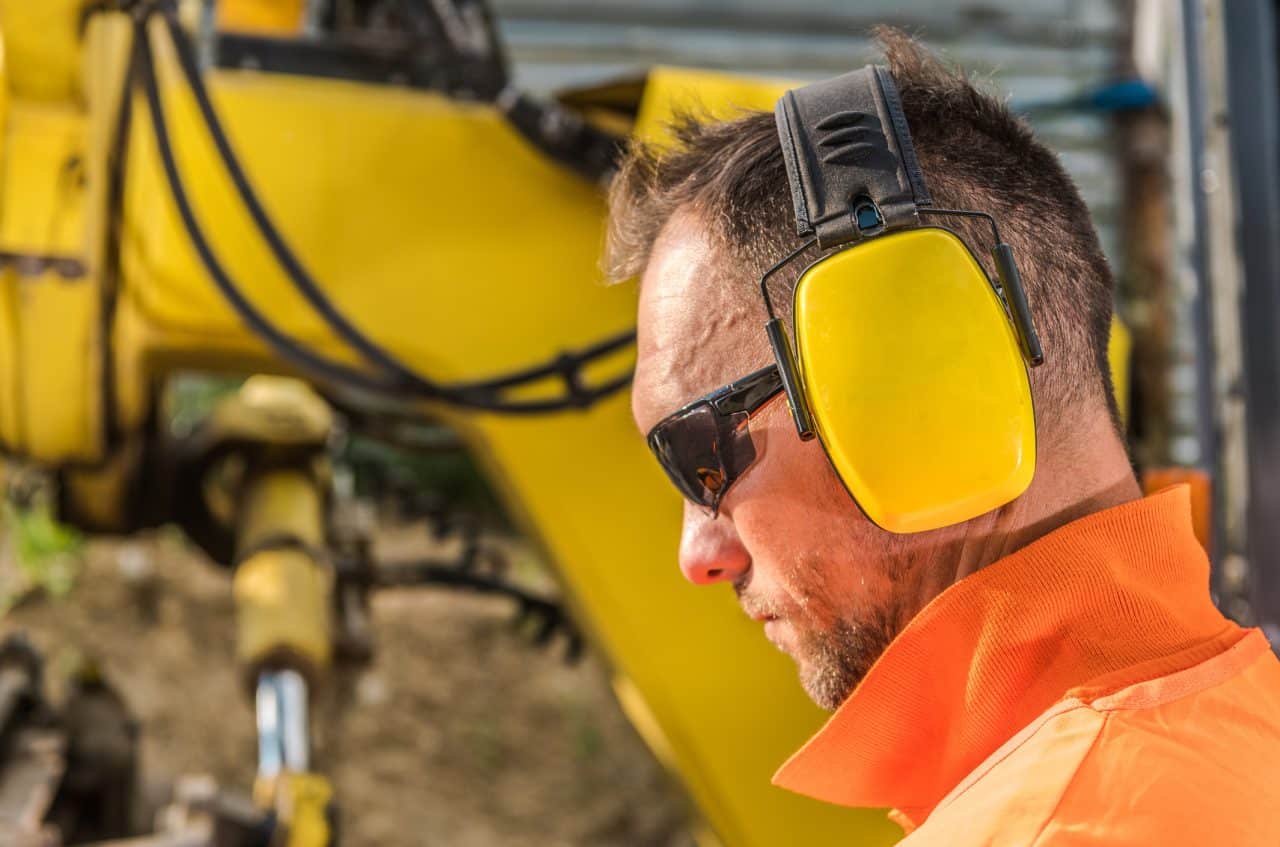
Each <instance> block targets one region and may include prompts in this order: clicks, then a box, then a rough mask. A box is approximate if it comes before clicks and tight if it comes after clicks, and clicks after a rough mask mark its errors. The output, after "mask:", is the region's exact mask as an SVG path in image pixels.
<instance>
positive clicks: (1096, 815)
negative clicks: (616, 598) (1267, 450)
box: [608, 31, 1280, 847]
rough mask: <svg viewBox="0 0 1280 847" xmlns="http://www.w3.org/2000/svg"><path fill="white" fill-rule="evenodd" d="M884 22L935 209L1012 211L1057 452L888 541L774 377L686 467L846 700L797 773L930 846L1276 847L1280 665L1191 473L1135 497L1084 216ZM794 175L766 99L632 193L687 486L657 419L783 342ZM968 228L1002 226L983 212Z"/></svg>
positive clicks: (691, 131) (775, 629) (1039, 381)
mask: <svg viewBox="0 0 1280 847" xmlns="http://www.w3.org/2000/svg"><path fill="white" fill-rule="evenodd" d="M879 37H880V40H881V43H882V44H883V46H884V48H885V52H886V57H887V64H888V68H889V72H890V74H891V76H892V80H893V81H894V82H896V86H897V90H898V93H899V95H900V101H901V113H902V115H903V116H905V119H906V123H907V125H908V126H909V128H910V137H911V138H912V139H914V149H915V155H916V158H917V159H918V163H919V168H920V170H921V171H922V172H923V176H924V180H925V181H927V183H928V190H929V192H931V194H932V204H933V205H934V206H936V207H950V208H958V209H978V210H982V211H985V212H988V213H990V214H992V215H993V216H994V217H995V219H996V220H998V221H999V225H1000V228H1001V235H1002V237H1003V238H1004V240H1005V241H1007V243H1008V244H1009V245H1011V246H1012V248H1013V250H1014V251H1015V252H1016V254H1017V256H1018V261H1019V264H1020V266H1021V270H1022V275H1023V279H1024V282H1025V291H1026V295H1027V298H1028V299H1029V301H1030V304H1031V312H1032V316H1033V318H1034V324H1035V328H1036V329H1038V332H1039V338H1040V340H1041V341H1042V343H1043V349H1044V351H1045V353H1046V361H1045V363H1044V364H1043V365H1042V366H1040V367H1036V368H1031V369H1030V370H1029V371H1028V372H1029V375H1030V389H1031V395H1032V396H1033V397H1034V401H1035V409H1034V418H1035V432H1036V444H1035V450H1034V452H1035V456H1036V467H1035V473H1034V477H1033V479H1032V480H1031V481H1030V484H1029V487H1027V488H1026V489H1025V491H1023V492H1022V493H1021V494H1020V495H1018V496H1016V497H1014V498H1013V499H1012V500H1011V501H1010V502H1007V503H1005V504H1004V505H1001V506H999V507H998V508H994V509H991V510H989V511H986V512H985V513H982V514H978V515H977V516H976V517H970V518H969V519H967V520H963V521H962V522H960V523H956V524H953V525H947V526H940V527H938V528H934V529H929V530H927V531H922V532H907V533H891V532H888V531H886V530H884V529H881V528H880V527H879V526H877V525H876V524H874V523H872V521H871V520H870V519H869V518H868V517H867V516H866V515H864V511H865V510H863V509H860V508H859V504H856V503H855V502H854V500H853V499H852V498H851V497H850V494H849V493H848V491H846V485H845V484H842V479H841V477H840V475H839V474H838V473H837V471H836V469H835V468H833V463H832V461H831V460H830V459H829V458H828V455H827V453H826V452H824V449H823V446H822V444H820V443H819V442H818V441H817V440H802V439H801V438H799V437H798V435H797V429H796V427H795V426H793V422H792V417H791V415H789V414H788V405H787V403H786V402H785V401H784V400H783V399H782V396H781V395H780V394H776V395H775V396H773V397H772V398H771V399H767V400H766V401H765V402H763V403H762V404H760V405H759V406H758V408H753V409H751V410H750V411H749V412H743V413H741V414H738V415H736V416H735V417H733V418H732V419H731V429H732V432H729V431H728V430H725V429H724V428H723V427H722V428H721V430H720V435H719V437H720V438H722V439H725V438H729V439H742V438H748V439H749V442H750V445H751V451H752V452H749V453H748V454H747V455H748V457H749V461H748V462H741V461H740V462H738V464H739V465H740V466H739V467H737V468H736V471H737V472H736V473H734V474H731V475H728V476H726V475H723V474H721V475H716V474H712V475H710V476H709V477H707V478H706V479H705V480H703V481H702V482H701V483H699V482H698V480H696V479H695V480H693V481H692V482H688V483H685V484H683V485H682V486H681V487H682V489H684V490H685V493H686V496H689V489H690V488H691V487H696V486H697V485H699V484H701V485H703V486H704V488H703V489H702V493H703V494H705V495H706V496H705V497H703V498H701V502H700V503H699V504H695V503H688V502H687V503H686V507H685V512H684V525H683V536H682V539H681V545H680V567H681V568H682V570H683V572H684V574H685V576H686V577H687V578H688V579H689V580H690V581H691V582H693V583H695V584H698V585H713V584H718V583H726V584H728V585H730V586H732V588H733V589H734V591H735V592H736V593H737V595H738V598H739V600H740V602H741V604H742V607H743V610H744V611H745V612H746V613H747V614H748V615H750V616H751V617H752V618H754V619H756V620H759V621H761V622H762V623H763V628H764V634H765V635H766V637H768V638H769V639H770V640H771V641H772V642H773V643H774V644H775V645H776V646H777V647H778V648H779V649H781V650H782V651H784V652H786V653H787V654H789V655H790V656H791V657H792V658H793V659H794V660H795V662H796V664H797V666H798V668H799V673H800V680H801V682H802V684H803V685H804V687H805V688H806V690H807V691H808V693H809V694H810V695H811V696H812V698H813V699H814V700H815V701H817V702H818V703H819V704H820V705H822V706H824V707H826V708H828V709H833V710H835V714H834V715H833V716H832V718H831V720H830V721H829V723H828V724H827V726H826V727H825V728H823V729H822V730H821V732H819V733H818V735H817V736H815V737H814V738H813V739H812V740H811V741H810V742H809V743H808V744H807V745H806V746H805V747H804V748H803V749H802V750H801V751H799V752H798V753H797V754H795V756H793V757H792V759H791V760H790V761H789V762H787V763H786V764H785V765H784V766H783V767H782V769H781V770H780V771H779V772H778V774H777V776H776V777H775V782H776V783H777V784H779V785H782V786H784V787H787V788H790V789H793V790H795V791H799V792H802V793H805V794H809V795H811V796H814V797H817V798H819V799H823V800H827V801H830V802H834V803H840V804H844V805H850V806H888V807H893V808H894V809H895V811H894V813H893V816H894V818H895V820H897V821H898V822H899V823H900V824H901V825H902V826H903V827H904V829H905V830H906V831H907V832H908V833H909V836H908V838H907V842H908V843H911V844H921V845H926V844H948V845H976V844H1007V845H1030V844H1036V845H1044V844H1053V845H1059V844H1123V845H1139V844H1141V845H1148V844H1150V845H1154V844H1160V845H1170V844H1174V845H1177V844H1186V845H1197V847H1199V846H1200V845H1205V844H1241V845H1260V847H1261V845H1268V846H1269V847H1270V846H1272V845H1280V663H1277V661H1276V659H1275V657H1274V655H1273V654H1272V653H1271V651H1270V648H1269V646H1268V644H1267V643H1266V640H1265V638H1264V637H1263V636H1262V634H1261V633H1260V632H1258V631H1256V630H1244V629H1241V628H1240V627H1238V626H1236V625H1235V624H1234V623H1232V622H1231V621H1228V620H1227V619H1225V618H1224V617H1223V616H1222V615H1221V614H1219V613H1218V611H1217V610H1216V609H1215V608H1214V606H1213V603H1212V601H1211V598H1210V596H1209V590H1208V562H1207V560H1206V557H1205V555H1204V552H1203V551H1202V549H1201V548H1200V547H1199V545H1198V544H1197V542H1196V539H1195V537H1194V535H1193V533H1192V528H1191V519H1190V514H1189V498H1188V493H1187V491H1186V489H1185V488H1173V489H1168V490H1165V491H1162V492H1159V493H1157V494H1154V495H1152V496H1150V497H1147V498H1145V499H1143V498H1142V497H1141V493H1140V491H1139V488H1138V485H1137V483H1136V481H1135V479H1134V476H1133V473H1132V470H1131V468H1130V464H1129V459H1128V456H1127V454H1126V450H1125V445H1124V442H1123V439H1122V436H1121V434H1120V431H1119V427H1118V425H1117V415H1116V412H1115V404H1114V400H1113V397H1112V389H1111V384H1110V380H1109V376H1108V367H1107V356H1106V348H1107V339H1108V328H1109V323H1110V319H1111V297H1112V279H1111V274H1110V271H1109V269H1108V267H1107V263H1106V260H1105V259H1104V258H1103V256H1102V253H1101V251H1100V249H1099V246H1098V241H1097V237H1096V235H1095V233H1094V231H1093V229H1092V226H1091V225H1090V223H1089V218H1088V214H1087V211H1086V209H1085V206H1084V204H1083V203H1082V202H1081V200H1080V197H1079V194H1078V193H1077V191H1076V189H1075V186H1074V185H1073V184H1072V183H1071V181H1070V180H1069V178H1068V177H1067V176H1066V175H1065V173H1064V172H1063V170H1062V168H1061V166H1060V165H1059V164H1058V162H1057V160H1056V158H1055V157H1054V155H1053V154H1052V153H1051V152H1050V151H1049V150H1048V149H1046V148H1045V147H1044V146H1043V145H1041V144H1040V143H1039V142H1038V141H1036V140H1035V139H1034V138H1033V136H1032V135H1031V133H1030V131H1029V130H1028V129H1027V128H1026V126H1025V125H1024V124H1022V123H1021V122H1019V121H1018V120H1016V119H1015V118H1013V117H1012V116H1011V115H1010V113H1009V112H1008V111H1007V109H1006V108H1005V107H1004V106H1003V105H1001V104H1000V103H999V102H997V101H996V100H994V99H992V98H991V97H989V96H987V95H985V94H983V93H980V92H979V91H977V90H975V88H974V87H973V86H972V85H971V84H970V83H969V82H968V81H967V80H966V79H965V78H964V77H963V76H961V75H958V74H956V73H953V72H951V71H950V70H948V69H946V68H944V67H943V66H942V65H940V64H939V63H938V62H937V60H935V59H933V58H932V57H931V56H929V55H928V54H926V53H925V52H923V50H922V49H921V48H919V47H918V46H917V45H916V44H915V43H914V42H912V41H911V40H910V39H909V38H907V37H906V36H904V35H902V34H901V33H897V32H894V31H882V32H880V33H879ZM900 146H909V145H900ZM788 164H789V163H788V162H785V161H784V156H783V152H782V149H781V147H780V143H779V134H778V126H777V123H776V121H775V117H774V116H773V115H771V114H766V113H761V114H749V115H746V116H744V117H741V118H739V119H736V120H732V121H729V122H722V123H707V124H698V123H695V122H691V121H683V122H680V123H679V124H678V126H676V127H675V144H674V146H673V147H671V148H669V149H666V150H663V151H660V152H659V151H655V150H652V149H649V148H647V147H644V146H637V147H636V148H634V149H633V150H632V151H631V153H630V154H629V156H628V158H627V159H626V161H625V163H624V165H623V167H622V169H621V171H620V173H619V176H618V178H617V179H616V181H615V183H614V186H613V188H612V195H611V207H612V215H611V225H610V238H609V256H608V262H609V267H610V271H611V275H612V276H613V277H614V278H616V279H624V278H630V277H633V276H640V277H641V282H640V306H639V341H638V345H639V353H638V355H639V359H638V363H637V368H636V376H635V388H634V398H633V408H634V413H635V418H636V422H637V424H638V426H639V429H640V430H641V432H643V433H651V431H653V433H656V434H651V436H650V443H651V446H655V451H656V452H657V453H658V454H659V458H660V460H662V461H663V462H664V464H665V465H666V466H667V470H668V472H669V473H671V474H672V476H673V479H676V480H677V481H678V483H679V480H680V477H679V474H680V473H682V472H683V473H686V474H688V473H698V474H703V473H705V469H697V470H695V471H689V470H688V469H683V470H682V469H681V468H679V467H673V465H677V464H678V463H679V461H680V460H681V457H680V456H679V455H675V454H674V453H670V451H669V448H667V447H663V446H661V445H662V444H663V438H664V437H665V436H664V435H663V434H662V426H661V424H663V422H664V421H665V422H669V421H671V420H672V419H673V413H674V412H676V410H678V409H682V408H684V407H686V406H688V404H691V403H693V402H695V401H697V400H698V398H702V397H705V396H706V395H708V394H709V393H710V392H713V391H716V390H717V389H720V388H721V387H722V386H725V385H727V384H730V383H734V382H735V381H738V380H740V379H741V378H742V377H743V376H744V375H746V374H748V373H752V372H754V371H756V370H757V369H760V368H762V367H764V366H766V365H769V364H771V363H774V362H775V361H776V360H777V357H776V356H775V353H774V352H773V351H771V349H770V346H769V343H768V340H767V339H766V336H765V333H764V332H763V330H762V327H763V326H764V324H765V321H766V317H767V316H766V312H765V306H764V303H763V300H762V298H761V296H760V288H759V281H760V278H761V275H762V273H763V272H764V271H765V270H766V269H767V268H769V267H770V266H772V265H774V264H775V263H776V262H778V260H779V259H781V258H782V257H784V256H785V255H787V254H788V253H790V252H792V251H793V250H796V249H797V248H800V247H802V246H803V245H804V243H805V242H804V241H803V240H802V239H800V238H798V237H797V236H796V231H797V229H796V223H797V213H798V212H797V210H798V208H799V206H800V202H801V201H800V200H798V199H797V200H796V201H795V202H794V203H793V197H792V195H791V193H790V189H789V182H788V172H787V167H788ZM791 164H793V163H791ZM792 176H793V177H794V174H793V175H792ZM793 182H794V180H793ZM871 222H872V224H875V223H876V220H875V216H874V215H872V220H871ZM948 226H949V227H951V228H952V229H954V230H956V231H957V232H958V233H959V234H960V235H962V236H963V238H964V240H965V242H967V243H968V244H970V245H975V244H976V245H987V244H989V241H990V229H988V228H986V227H985V224H984V223H983V222H982V221H981V220H973V221H969V220H964V221H960V222H959V223H958V224H953V223H948ZM870 231H871V232H874V228H873V229H871V230H870ZM869 243H870V242H869ZM852 249H853V250H860V249H865V248H863V247H861V246H856V247H853V248H852ZM974 252H975V253H981V251H980V250H976V249H975V250H974ZM818 255H819V252H818V249H817V248H816V247H810V248H809V250H808V252H807V254H806V256H805V257H804V258H805V259H807V260H808V261H800V262H798V263H796V264H794V265H791V266H788V267H789V268H791V269H790V270H785V271H784V272H782V273H781V274H779V275H778V278H775V279H774V280H773V282H772V283H771V285H772V287H773V288H774V290H776V291H780V292H785V291H786V289H787V287H788V286H791V285H794V284H795V283H796V279H797V276H798V273H797V271H798V269H799V268H802V267H804V266H805V265H806V264H808V262H809V261H812V260H813V259H815V258H817V257H818ZM984 261H985V260H984ZM992 271H993V268H992V267H990V266H987V273H988V274H989V275H991V277H992V279H994V278H995V275H994V274H993V273H992ZM1001 278H1002V279H1005V278H1004V277H1001ZM914 282H915V281H912V280H902V284H903V285H904V286H905V285H908V284H913V283H914ZM1005 282H1006V283H1007V282H1008V280H1007V279H1005ZM1002 290H1003V291H1004V292H1005V294H1006V295H1009V294H1010V293H1011V286H1009V285H1007V284H1006V285H1005V286H1004V288H1003V289H1002ZM775 299H776V301H777V302H781V303H784V304H785V303H786V302H787V296H786V295H785V294H782V295H781V296H779V297H777V298H775ZM780 308H785V306H784V307H780ZM958 319H959V316H958ZM886 378H891V375H887V376H886ZM857 389H858V387H857V386H853V387H851V388H850V390H853V391H856V390H857ZM676 417H678V415H677V416H676ZM695 434H696V432H695ZM704 434H705V437H706V439H709V440H711V441H714V440H715V438H716V433H715V429H714V427H712V428H708V429H706V430H705V433H704ZM681 437H682V438H685V439H689V438H692V437H694V436H693V435H690V434H689V432H685V433H684V434H683V435H682V436H681ZM684 447H685V448H687V449H688V450H692V451H695V452H696V451H697V450H699V449H701V450H703V451H704V452H705V453H706V455H712V456H716V455H719V457H720V458H718V459H713V460H712V461H720V462H723V461H724V455H725V454H724V451H725V450H726V449H730V448H728V447H726V445H725V444H724V443H723V442H718V443H707V444H703V445H700V446H699V445H696V444H695V445H689V444H685V445H684ZM664 451H668V452H667V453H664ZM717 451H718V452H717ZM669 453H670V454H669ZM739 455H741V454H739ZM750 457H753V458H750ZM698 493H699V492H698V491H697V490H695V491H694V494H698ZM708 506H711V508H707V507H708ZM744 743H749V739H747V740H745V741H744Z"/></svg>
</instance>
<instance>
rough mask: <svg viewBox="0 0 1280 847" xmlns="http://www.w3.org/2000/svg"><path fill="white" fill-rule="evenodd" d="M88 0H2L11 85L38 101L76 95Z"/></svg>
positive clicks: (2, 26)
mask: <svg viewBox="0 0 1280 847" xmlns="http://www.w3.org/2000/svg"><path fill="white" fill-rule="evenodd" d="M84 6H85V0H0V30H2V31H3V32H4V42H5V53H6V54H7V56H8V67H9V73H8V80H7V82H8V88H9V89H10V90H11V91H12V92H13V93H14V94H16V95H18V96H20V97H30V98H33V99H37V100H65V101H70V100H72V99H74V98H75V96H76V94H77V92H78V88H79V75H80V54H79V36H78V33H77V30H78V27H79V22H80V11H81V9H82V8H83V7H84Z"/></svg>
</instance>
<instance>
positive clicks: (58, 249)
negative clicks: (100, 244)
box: [0, 99, 102, 462]
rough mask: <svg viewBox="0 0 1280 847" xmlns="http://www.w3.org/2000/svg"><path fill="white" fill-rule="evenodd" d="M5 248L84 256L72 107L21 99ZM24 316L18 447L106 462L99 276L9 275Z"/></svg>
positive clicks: (11, 379)
mask: <svg viewBox="0 0 1280 847" xmlns="http://www.w3.org/2000/svg"><path fill="white" fill-rule="evenodd" d="M4 129H5V132H4V148H3V165H2V167H3V171H2V174H3V176H2V181H0V249H3V250H6V251H9V252H13V253H18V254H29V255H33V256H41V255H57V256H66V257H74V258H82V257H83V252H84V244H85V205H84V198H85V180H86V177H85V171H84V156H85V149H84V131H85V118H84V116H83V114H82V113H81V112H80V111H79V110H78V109H77V108H76V107H75V106H73V105H71V104H62V103H52V102H36V101H29V100H22V99H14V100H11V101H10V103H9V109H8V114H7V118H6V121H5V127H4ZM6 279H7V281H8V282H7V284H8V286H9V289H10V290H9V291H8V293H7V294H6V295H5V297H6V298H7V300H8V302H7V303H6V306H8V307H9V309H10V310H11V314H13V315H15V316H16V318H17V323H18V327H17V332H16V333H14V336H13V337H14V338H15V339H16V342H15V343H16V347H14V348H12V349H11V350H10V351H9V360H10V361H11V362H13V363H20V366H21V368H22V373H21V374H18V373H16V372H14V373H11V374H8V375H6V376H5V377H4V379H5V381H6V383H7V385H6V387H7V389H8V390H7V392H6V396H7V397H8V398H12V399H10V400H9V402H12V403H13V405H14V408H15V411H6V413H5V416H6V417H7V418H9V419H12V417H13V415H14V414H16V415H18V416H19V417H20V419H21V422H20V424H19V426H18V433H17V435H18V437H16V438H14V439H13V442H14V444H13V446H15V447H16V448H18V449H19V450H20V451H21V452H24V453H26V454H28V455H30V456H31V457H32V458H35V459H37V460H41V461H46V462H65V461H91V460H93V459H95V458H97V451H98V450H99V449H100V446H101V445H100V444H99V438H98V436H99V422H100V417H99V416H100V414H101V409H100V405H101V402H100V401H101V392H100V386H99V379H98V374H99V368H100V367H101V364H102V363H101V356H100V355H99V352H98V349H97V339H98V336H99V329H98V325H97V321H98V314H99V311H98V306H99V302H98V297H99V293H98V289H97V286H96V285H95V284H94V282H93V278H92V277H91V276H78V277H75V278H71V279H66V278H63V277H61V276H59V275H58V274H56V273H53V272H51V271H43V272H42V271H39V270H33V271H30V272H28V271H26V270H25V269H24V267H23V266H22V265H21V263H20V264H19V266H18V268H17V270H16V271H15V272H13V273H10V274H7V275H6Z"/></svg>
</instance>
